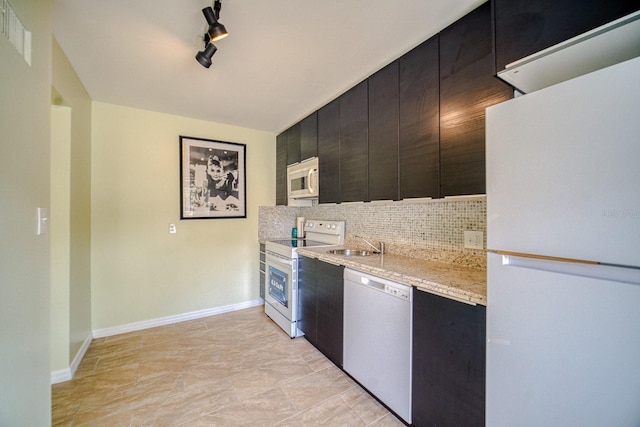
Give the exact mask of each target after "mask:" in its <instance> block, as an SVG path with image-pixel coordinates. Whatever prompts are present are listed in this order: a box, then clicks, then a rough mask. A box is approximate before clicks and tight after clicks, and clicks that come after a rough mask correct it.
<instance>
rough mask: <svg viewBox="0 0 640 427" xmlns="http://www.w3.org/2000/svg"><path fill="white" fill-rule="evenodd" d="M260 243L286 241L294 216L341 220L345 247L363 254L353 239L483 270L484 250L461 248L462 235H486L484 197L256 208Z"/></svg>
mask: <svg viewBox="0 0 640 427" xmlns="http://www.w3.org/2000/svg"><path fill="white" fill-rule="evenodd" d="M258 216H259V220H258V222H259V225H258V226H259V231H258V233H259V236H258V237H259V238H261V239H269V238H279V237H288V236H290V235H291V228H292V227H295V219H296V217H297V216H303V217H305V218H307V219H324V220H344V221H345V222H346V242H345V243H346V245H348V246H356V247H361V248H362V249H365V248H366V245H365V244H364V243H362V242H360V241H359V240H358V239H354V238H353V236H354V235H358V236H362V237H364V238H366V239H367V240H370V241H372V242H374V243H377V242H380V241H382V242H384V243H385V245H386V250H387V253H394V254H398V255H405V256H410V257H413V258H422V259H430V260H438V261H443V262H450V263H456V264H462V265H467V266H469V267H478V268H485V267H486V257H485V251H484V250H478V249H466V248H464V231H465V230H474V231H482V232H483V233H484V236H485V247H486V234H487V233H486V231H487V204H486V197H485V196H478V197H470V198H459V199H453V200H448V199H437V200H426V201H401V202H372V203H342V204H326V205H325V204H323V205H318V204H314V206H312V207H290V206H261V207H260V208H259V210H258Z"/></svg>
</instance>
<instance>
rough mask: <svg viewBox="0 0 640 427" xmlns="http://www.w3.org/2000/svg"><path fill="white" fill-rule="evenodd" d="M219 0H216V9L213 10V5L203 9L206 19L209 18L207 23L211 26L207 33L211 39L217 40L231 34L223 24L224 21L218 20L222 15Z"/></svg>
mask: <svg viewBox="0 0 640 427" xmlns="http://www.w3.org/2000/svg"><path fill="white" fill-rule="evenodd" d="M219 3H220V2H219V1H216V5H215V6H216V11H215V12H214V11H213V8H212V7H211V6H209V7H205V8H204V9H202V13H203V14H204V17H205V19H206V20H207V24H209V28H208V29H207V34H208V35H209V39H210V40H211V41H217V40H220V39H223V38H225V37H227V36H228V35H229V33H228V32H227V29H226V28H225V27H224V25H222V23H220V22H218V17H219V16H220V15H219V13H220V7H221V5H220V4H219Z"/></svg>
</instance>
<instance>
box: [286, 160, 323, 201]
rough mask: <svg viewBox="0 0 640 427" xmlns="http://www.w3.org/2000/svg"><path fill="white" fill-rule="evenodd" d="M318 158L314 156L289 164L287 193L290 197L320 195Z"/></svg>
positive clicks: (312, 197) (299, 197)
mask: <svg viewBox="0 0 640 427" xmlns="http://www.w3.org/2000/svg"><path fill="white" fill-rule="evenodd" d="M318 194H319V193H318V158H317V157H312V158H310V159H307V160H304V161H302V162H300V163H295V164H293V165H290V166H287V195H288V196H289V199H314V198H317V197H318Z"/></svg>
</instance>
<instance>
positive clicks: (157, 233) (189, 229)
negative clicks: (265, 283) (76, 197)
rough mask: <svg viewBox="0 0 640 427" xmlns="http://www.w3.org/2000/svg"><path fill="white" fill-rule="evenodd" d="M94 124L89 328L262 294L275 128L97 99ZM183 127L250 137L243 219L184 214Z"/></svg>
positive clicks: (216, 135) (195, 132) (189, 132)
mask: <svg viewBox="0 0 640 427" xmlns="http://www.w3.org/2000/svg"><path fill="white" fill-rule="evenodd" d="M92 132H93V137H92V144H93V145H92V159H93V160H92V209H91V214H92V220H91V229H92V242H91V245H92V249H91V257H92V294H91V299H92V311H93V313H92V317H93V329H94V330H97V329H104V328H112V327H117V326H122V325H127V324H130V323H134V322H141V321H148V320H152V319H158V318H161V317H165V316H173V315H180V314H184V313H190V312H193V311H199V310H205V309H210V308H216V307H223V306H227V305H232V304H239V303H243V302H248V301H252V300H256V299H258V298H259V290H258V282H259V278H258V261H257V260H258V243H257V236H258V206H259V205H271V204H273V200H275V188H274V185H273V183H274V182H275V134H273V133H269V132H261V131H255V130H251V129H244V128H239V127H234V126H228V125H223V124H218V123H213V122H206V121H201V120H194V119H189V118H184V117H178V116H172V115H167V114H160V113H154V112H149V111H144V110H138V109H133V108H128V107H121V106H116V105H111V104H104V103H99V102H94V104H93V125H92ZM179 135H185V136H192V137H201V138H208V139H217V140H222V141H229V142H236V143H242V144H246V145H247V149H246V154H247V218H246V219H206V220H205V219H201V220H184V221H180V195H179V193H180V178H179V142H178V137H179ZM170 223H174V224H176V226H177V234H169V233H168V228H169V224H170Z"/></svg>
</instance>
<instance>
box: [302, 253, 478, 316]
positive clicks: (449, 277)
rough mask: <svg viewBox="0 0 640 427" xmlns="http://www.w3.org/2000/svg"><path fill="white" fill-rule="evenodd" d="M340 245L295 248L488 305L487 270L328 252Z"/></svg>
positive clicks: (423, 261)
mask: <svg viewBox="0 0 640 427" xmlns="http://www.w3.org/2000/svg"><path fill="white" fill-rule="evenodd" d="M339 248H343V246H332V247H326V246H325V247H321V248H298V250H297V252H298V254H300V255H303V256H307V257H311V258H317V259H319V260H320V261H325V262H329V263H331V264H337V265H343V266H345V267H347V268H350V269H353V270H357V271H360V272H362V273H367V274H371V275H373V276H377V277H382V278H384V279H388V280H392V281H394V282H398V283H402V284H405V285H409V286H415V287H416V288H418V289H419V290H422V291H426V292H430V293H434V294H437V295H442V296H444V297H447V298H452V299H455V300H459V301H463V302H467V303H471V304H480V305H484V306H486V305H487V272H486V270H483V269H476V268H469V267H464V266H460V265H457V264H449V263H444V262H436V261H429V260H423V259H418V258H410V257H405V256H401V255H394V254H385V255H376V254H374V255H368V256H344V255H333V254H329V253H327V251H328V250H329V249H339Z"/></svg>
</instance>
